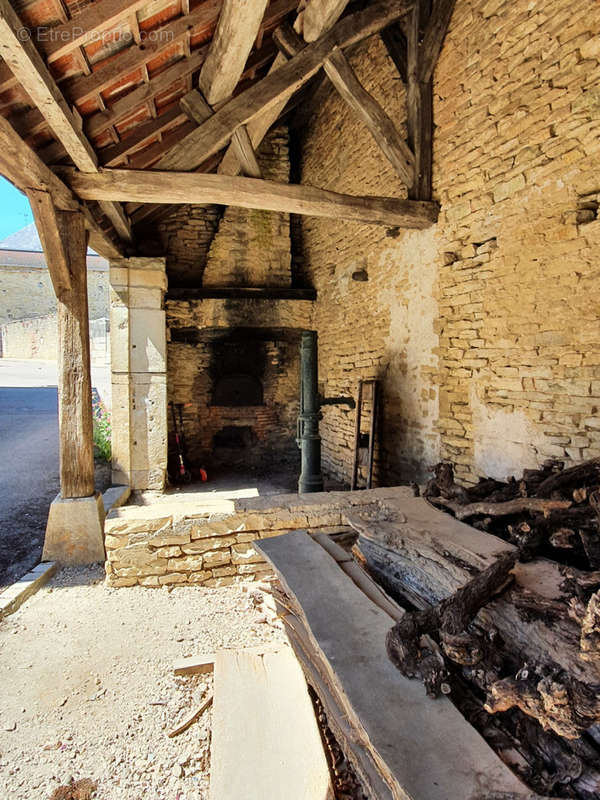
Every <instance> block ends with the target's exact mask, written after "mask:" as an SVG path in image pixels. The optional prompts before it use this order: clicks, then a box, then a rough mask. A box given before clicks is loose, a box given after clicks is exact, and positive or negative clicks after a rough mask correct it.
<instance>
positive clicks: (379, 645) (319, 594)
mask: <svg viewBox="0 0 600 800" xmlns="http://www.w3.org/2000/svg"><path fill="white" fill-rule="evenodd" d="M255 547H256V548H257V550H258V551H259V552H261V553H262V554H263V555H264V556H265V558H266V559H267V560H268V561H269V563H271V564H272V566H273V568H274V569H275V570H276V572H277V574H278V576H279V577H280V580H281V582H282V584H283V586H284V588H285V591H286V593H287V594H288V595H289V596H290V597H291V598H292V599H293V600H294V603H295V606H297V607H298V608H300V609H301V618H302V622H303V623H304V625H305V627H306V631H307V633H308V636H309V640H310V648H311V650H312V651H313V652H314V653H315V654H316V656H317V657H318V662H319V667H320V669H321V670H322V674H323V677H324V678H325V680H326V683H327V684H328V686H329V687H332V689H333V691H334V692H335V695H336V699H337V700H338V701H339V702H340V703H341V704H342V710H343V712H344V714H345V715H346V717H347V719H348V720H349V721H350V724H351V727H352V729H353V731H354V732H355V733H354V735H355V741H356V740H358V742H360V743H361V745H362V746H363V748H365V746H366V743H368V749H369V752H370V753H371V754H372V755H373V757H374V759H375V764H376V766H377V770H378V772H379V774H380V775H381V776H382V777H383V779H384V780H385V782H386V784H387V786H388V787H389V788H390V796H392V797H410V798H411V800H464V798H466V797H484V796H486V794H488V793H489V794H490V795H492V794H493V793H494V792H496V793H502V792H503V791H504V792H513V793H514V796H515V797H520V796H527V795H528V794H529V792H527V791H526V790H525V787H524V786H523V784H522V783H521V782H520V781H519V780H518V779H517V778H516V777H515V776H514V775H513V774H512V773H511V772H510V770H509V769H508V767H506V766H505V765H504V764H503V763H502V762H501V761H500V759H499V758H498V757H497V756H496V754H495V753H494V752H493V751H492V750H491V748H490V747H489V746H488V745H487V744H486V742H485V741H484V740H483V739H482V738H481V737H480V735H479V734H478V733H477V732H476V731H475V729H474V728H473V727H472V726H471V725H470V724H469V723H468V722H467V721H466V720H465V719H464V717H463V716H462V715H461V714H460V712H459V711H458V710H457V709H456V708H455V707H454V706H453V705H452V703H451V702H450V701H449V700H448V699H447V698H445V697H442V698H439V699H437V700H435V701H432V700H431V699H429V698H427V696H426V695H425V692H424V691H423V687H422V685H420V683H419V682H417V681H412V680H409V679H407V678H405V677H404V676H402V675H401V674H400V673H399V672H398V670H396V669H395V667H394V666H393V665H392V663H391V662H390V660H389V659H388V657H387V653H386V650H385V640H386V635H387V632H388V630H389V629H390V622H391V620H390V617H389V616H388V614H387V613H385V612H384V611H383V610H382V609H380V608H378V607H377V606H376V605H374V604H373V603H372V602H371V601H370V600H369V599H368V598H367V597H366V595H365V594H364V593H363V592H362V591H361V590H360V589H359V588H358V587H357V586H356V585H355V584H354V583H353V582H352V581H351V580H350V579H349V578H348V577H347V576H346V575H344V573H343V572H342V570H341V569H340V568H339V566H338V565H337V564H336V562H335V560H334V559H333V558H331V556H329V555H328V554H327V553H326V552H325V551H324V550H323V548H322V547H321V546H320V545H319V544H318V543H317V542H316V541H314V540H313V539H312V538H311V537H310V536H309V535H308V534H307V533H304V532H301V531H296V532H293V533H289V534H285V535H283V536H277V537H273V538H271V539H265V540H261V541H259V542H255Z"/></svg>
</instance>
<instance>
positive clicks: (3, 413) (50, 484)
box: [0, 358, 110, 588]
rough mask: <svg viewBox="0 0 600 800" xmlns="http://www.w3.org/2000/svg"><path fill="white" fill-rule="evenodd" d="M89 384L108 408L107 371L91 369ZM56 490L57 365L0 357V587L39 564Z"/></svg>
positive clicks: (101, 479)
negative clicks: (91, 384)
mask: <svg viewBox="0 0 600 800" xmlns="http://www.w3.org/2000/svg"><path fill="white" fill-rule="evenodd" d="M92 383H93V385H94V386H95V387H96V388H97V389H98V391H99V392H100V394H101V395H102V397H103V399H105V401H107V402H108V403H110V371H109V369H108V368H107V367H99V368H96V367H93V368H92ZM104 473H106V474H104ZM107 477H108V471H107V470H106V469H103V474H102V475H101V476H99V475H97V478H98V479H99V480H100V481H101V482H102V484H104V483H105V482H106V479H107ZM98 488H103V487H102V486H100V485H99V486H98ZM58 491H59V475H58V398H57V393H56V364H55V363H54V362H51V361H16V360H13V359H2V358H0V588H2V587H3V586H4V585H6V584H7V583H11V582H13V581H14V580H15V579H16V578H19V577H21V575H23V574H24V573H25V572H27V570H28V569H29V568H30V567H32V566H34V565H35V564H37V562H38V561H39V560H40V556H41V553H42V546H43V543H44V533H45V530H46V520H47V518H48V508H49V506H50V503H51V502H52V500H53V499H54V498H55V497H56V495H57V494H58Z"/></svg>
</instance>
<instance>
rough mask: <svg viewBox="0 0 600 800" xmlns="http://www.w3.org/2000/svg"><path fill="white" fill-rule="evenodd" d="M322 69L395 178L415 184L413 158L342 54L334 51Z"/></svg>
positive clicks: (386, 116) (389, 120) (408, 183)
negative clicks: (353, 113) (376, 146)
mask: <svg viewBox="0 0 600 800" xmlns="http://www.w3.org/2000/svg"><path fill="white" fill-rule="evenodd" d="M323 66H324V68H325V72H326V73H327V77H328V78H329V80H330V81H331V82H332V83H333V85H334V86H335V88H336V89H337V91H338V92H339V93H340V95H341V96H342V98H343V99H344V100H345V102H346V103H347V104H348V105H349V106H350V108H352V110H353V111H355V112H356V114H358V116H359V117H360V119H362V121H363V122H364V123H365V125H366V126H367V128H368V129H369V132H370V133H371V136H372V137H373V138H374V139H375V142H376V143H377V145H378V146H379V148H380V150H381V151H382V152H383V154H384V155H385V157H386V158H387V159H388V161H389V162H390V164H391V165H392V166H393V167H394V169H395V170H396V172H397V173H398V175H399V176H400V177H401V178H402V180H403V181H404V182H405V183H406V184H407V185H408V186H411V185H412V183H413V180H414V172H415V157H414V155H413V153H412V151H411V149H410V148H409V147H408V145H407V144H406V142H405V141H404V140H403V139H402V138H401V136H400V134H399V133H398V131H397V130H396V127H395V125H394V123H393V122H392V120H391V119H390V118H389V117H388V115H387V114H386V113H385V111H384V110H383V108H382V107H381V106H380V105H379V103H378V102H377V100H375V98H374V97H373V96H372V95H370V94H369V92H367V91H366V89H365V88H364V87H363V85H362V84H361V83H360V81H359V80H358V78H357V77H356V75H355V73H354V70H353V69H352V67H351V66H350V64H349V63H348V60H347V58H346V56H345V55H344V54H343V53H342V51H341V50H334V51H333V53H332V54H331V56H330V57H329V58H328V59H326V60H325V63H324V65H323Z"/></svg>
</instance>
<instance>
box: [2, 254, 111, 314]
mask: <svg viewBox="0 0 600 800" xmlns="http://www.w3.org/2000/svg"><path fill="white" fill-rule="evenodd" d="M27 255H29V254H25V256H27ZM31 256H32V257H36V259H37V258H43V256H39V255H38V254H37V253H34V254H31ZM88 304H89V309H90V312H89V313H90V319H99V318H100V317H106V316H108V269H106V268H104V269H88ZM49 314H56V295H55V294H54V289H53V288H52V281H51V280H50V275H49V274H48V270H47V269H46V267H37V266H32V267H24V266H5V265H2V264H0V325H2V324H3V323H6V322H12V321H13V320H19V319H34V318H36V317H45V316H48V315H49Z"/></svg>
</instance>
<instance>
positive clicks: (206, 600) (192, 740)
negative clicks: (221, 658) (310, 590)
mask: <svg viewBox="0 0 600 800" xmlns="http://www.w3.org/2000/svg"><path fill="white" fill-rule="evenodd" d="M261 596H262V595H261V593H260V590H259V589H258V588H256V587H252V585H246V586H245V587H239V586H237V587H226V588H223V589H207V588H203V587H177V588H175V589H173V591H169V590H168V589H167V588H166V587H165V588H164V589H145V588H142V587H132V588H128V589H109V588H107V587H106V586H105V585H104V583H103V573H102V571H101V570H100V569H88V568H81V569H72V568H71V569H64V570H62V571H61V572H60V573H58V574H57V575H56V576H55V577H54V579H53V580H52V582H51V583H50V584H49V586H48V587H46V588H44V589H42V590H41V591H40V592H38V594H36V595H35V596H34V597H33V598H31V599H30V600H28V601H27V603H26V604H25V605H24V606H23V607H22V608H21V609H20V610H19V611H18V612H17V613H16V614H14V615H12V616H10V617H8V618H7V619H5V620H4V621H2V622H0V674H1V675H2V683H1V686H2V688H1V690H0V798H2V799H3V800H4V798H6V799H7V800H9V798H10V800H38V798H39V800H49V798H50V797H51V796H52V794H53V792H54V791H55V790H56V789H57V787H59V786H61V785H65V784H68V783H69V782H70V781H71V780H75V781H78V780H81V779H83V778H89V779H91V780H92V781H93V782H95V783H97V791H96V794H95V797H97V798H98V800H140V799H141V798H144V800H163V798H164V800H191V798H194V799H196V798H207V797H208V782H209V769H210V711H208V712H205V714H204V715H203V717H202V719H201V720H200V721H199V722H196V723H194V724H193V725H192V726H191V727H190V728H188V730H187V731H185V732H184V733H182V734H180V735H179V736H177V737H175V738H173V739H170V738H168V737H167V732H168V731H169V730H171V729H172V728H174V727H176V726H177V724H178V723H179V722H181V721H182V720H183V719H184V718H185V717H186V716H187V715H188V714H189V713H190V711H192V710H194V709H195V708H196V707H198V705H200V703H201V701H202V699H203V697H204V696H205V695H206V693H207V691H208V690H209V689H211V684H212V676H210V675H208V676H207V675H195V676H186V677H175V676H174V675H173V672H172V667H173V661H174V660H175V659H176V658H179V657H182V656H190V655H201V654H205V653H210V652H213V651H214V650H215V649H216V648H221V647H224V648H237V647H247V646H253V645H258V644H261V643H263V642H273V641H277V640H282V639H283V634H282V633H281V631H280V630H278V629H276V628H273V627H272V626H271V625H269V624H268V623H266V622H265V617H264V616H263V614H262V611H261V609H260V608H259V602H260V599H261Z"/></svg>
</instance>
